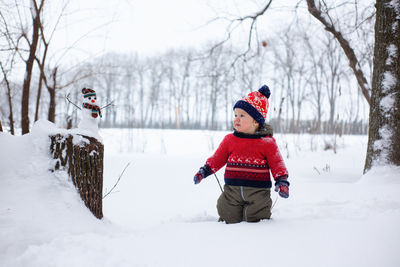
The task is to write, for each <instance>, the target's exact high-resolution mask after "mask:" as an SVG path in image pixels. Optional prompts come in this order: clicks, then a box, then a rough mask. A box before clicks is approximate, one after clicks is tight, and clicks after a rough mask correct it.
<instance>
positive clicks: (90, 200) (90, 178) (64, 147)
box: [50, 134, 104, 219]
mask: <svg viewBox="0 0 400 267" xmlns="http://www.w3.org/2000/svg"><path fill="white" fill-rule="evenodd" d="M50 139H51V145H50V152H51V155H52V157H53V158H54V159H55V160H56V161H55V162H56V163H55V166H54V170H60V169H61V170H62V169H64V170H66V171H67V172H68V174H69V175H70V177H71V179H72V182H73V184H74V185H75V187H76V188H77V189H78V191H79V194H80V196H81V198H82V200H83V201H84V203H85V205H86V207H88V208H89V210H90V211H91V212H92V213H93V215H94V216H96V217H97V218H98V219H101V218H103V202H102V199H103V158H104V145H103V144H102V143H101V142H99V141H98V140H97V139H96V138H94V137H89V136H85V135H78V134H73V135H72V134H67V135H62V134H56V135H51V136H50Z"/></svg>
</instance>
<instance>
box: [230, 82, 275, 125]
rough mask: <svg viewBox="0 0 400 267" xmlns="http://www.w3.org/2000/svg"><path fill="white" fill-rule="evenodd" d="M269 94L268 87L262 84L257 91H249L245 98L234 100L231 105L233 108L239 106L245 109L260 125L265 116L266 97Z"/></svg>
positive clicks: (267, 104)
mask: <svg viewBox="0 0 400 267" xmlns="http://www.w3.org/2000/svg"><path fill="white" fill-rule="evenodd" d="M270 95H271V91H270V90H269V87H268V86H266V85H263V86H262V87H261V88H260V89H258V91H255V92H251V93H250V94H248V95H247V96H246V97H245V98H243V99H241V100H239V101H238V102H236V104H235V105H234V106H233V109H235V108H241V109H243V110H244V111H246V112H247V113H248V114H249V115H250V116H251V117H253V119H254V120H255V121H256V122H258V124H259V125H260V126H262V125H263V124H264V122H265V118H266V117H267V113H268V108H269V101H268V98H269V96H270Z"/></svg>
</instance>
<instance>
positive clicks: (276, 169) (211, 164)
mask: <svg viewBox="0 0 400 267" xmlns="http://www.w3.org/2000/svg"><path fill="white" fill-rule="evenodd" d="M270 95H271V92H270V90H269V88H268V86H266V85H264V86H262V87H261V88H260V89H259V90H258V91H256V92H252V93H250V94H248V96H247V97H245V98H243V99H242V100H239V101H238V102H236V104H235V106H234V107H233V110H234V114H235V118H234V120H233V128H234V132H233V133H231V134H228V135H226V136H225V138H224V139H223V141H222V142H221V144H220V145H219V147H218V149H217V150H216V151H215V153H214V155H213V156H211V157H210V158H209V159H207V161H206V164H205V165H204V166H203V167H201V168H200V170H199V171H198V172H197V173H196V175H195V176H194V183H195V184H198V183H200V182H201V180H203V179H204V178H206V177H207V176H209V175H210V174H213V173H215V172H217V171H218V170H219V169H221V168H222V167H223V166H224V165H225V164H226V168H225V185H224V192H223V193H222V194H221V196H220V197H219V198H218V202H217V210H218V214H219V216H220V220H222V221H225V222H226V223H238V222H241V221H247V222H258V221H260V220H261V219H269V218H270V217H271V206H272V200H271V187H272V181H271V174H270V173H272V176H273V178H274V180H275V191H277V192H279V195H280V196H281V197H283V198H288V197H289V182H288V180H287V179H288V171H287V169H286V167H285V163H284V162H283V159H282V156H281V154H280V152H279V149H278V146H277V144H276V142H275V139H274V138H273V137H272V127H271V126H269V125H268V124H266V123H265V118H266V116H267V112H268V107H269V102H268V98H269V96H270Z"/></svg>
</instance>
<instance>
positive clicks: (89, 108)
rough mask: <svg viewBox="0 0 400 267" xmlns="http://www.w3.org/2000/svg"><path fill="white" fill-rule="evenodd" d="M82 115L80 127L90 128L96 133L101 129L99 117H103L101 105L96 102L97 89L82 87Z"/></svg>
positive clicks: (83, 128)
mask: <svg viewBox="0 0 400 267" xmlns="http://www.w3.org/2000/svg"><path fill="white" fill-rule="evenodd" d="M82 95H83V103H82V117H81V121H80V122H79V124H78V129H82V130H89V131H91V132H93V133H95V134H97V133H98V131H99V126H98V124H99V121H98V119H99V117H100V118H101V117H102V116H101V110H100V107H99V106H98V105H97V104H96V100H97V97H96V91H94V90H93V89H90V88H83V89H82Z"/></svg>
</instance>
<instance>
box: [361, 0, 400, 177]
mask: <svg viewBox="0 0 400 267" xmlns="http://www.w3.org/2000/svg"><path fill="white" fill-rule="evenodd" d="M394 5H397V9H396V7H395V6H394ZM399 6H400V1H399V0H392V1H389V0H385V1H383V0H382V1H377V2H376V22H375V48H374V70H373V75H372V97H371V105H370V113H369V133H368V148H367V157H366V161H365V167H364V173H365V172H367V171H368V170H369V169H370V168H371V167H372V166H374V165H386V164H390V165H395V166H400V58H399V53H400V10H399Z"/></svg>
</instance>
